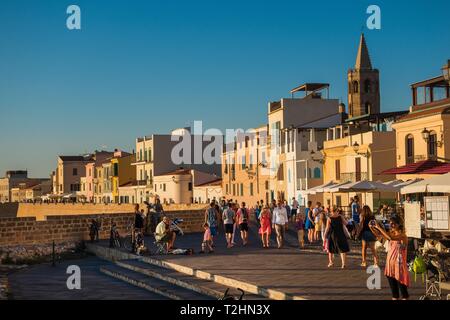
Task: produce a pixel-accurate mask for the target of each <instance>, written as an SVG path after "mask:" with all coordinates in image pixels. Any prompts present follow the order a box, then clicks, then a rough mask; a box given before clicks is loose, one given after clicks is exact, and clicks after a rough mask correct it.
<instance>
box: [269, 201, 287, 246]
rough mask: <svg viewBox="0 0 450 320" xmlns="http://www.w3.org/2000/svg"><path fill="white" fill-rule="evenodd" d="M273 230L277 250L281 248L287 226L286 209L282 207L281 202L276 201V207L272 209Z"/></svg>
mask: <svg viewBox="0 0 450 320" xmlns="http://www.w3.org/2000/svg"><path fill="white" fill-rule="evenodd" d="M272 221H273V228H274V229H275V232H276V233H277V243H278V249H281V248H282V247H283V242H284V234H285V232H286V229H287V226H288V221H289V220H288V215H287V212H286V208H285V207H283V203H282V202H281V200H278V205H277V206H276V207H275V209H273V219H272Z"/></svg>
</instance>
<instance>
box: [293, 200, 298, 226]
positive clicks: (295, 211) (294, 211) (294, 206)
mask: <svg viewBox="0 0 450 320" xmlns="http://www.w3.org/2000/svg"><path fill="white" fill-rule="evenodd" d="M298 207H299V204H298V201H297V200H296V199H295V197H293V198H292V211H291V216H292V221H293V222H295V220H296V219H295V217H296V216H297V210H298Z"/></svg>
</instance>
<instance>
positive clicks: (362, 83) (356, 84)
mask: <svg viewBox="0 0 450 320" xmlns="http://www.w3.org/2000/svg"><path fill="white" fill-rule="evenodd" d="M347 78H348V114H349V118H354V117H359V116H364V115H367V114H376V113H380V76H379V71H378V70H377V69H374V68H372V62H371V61H370V55H369V50H368V49H367V44H366V39H365V38H364V33H362V34H361V38H360V41H359V48H358V54H357V56H356V63H355V67H354V68H353V69H350V70H348V74H347Z"/></svg>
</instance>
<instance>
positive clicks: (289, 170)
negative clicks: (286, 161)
mask: <svg viewBox="0 0 450 320" xmlns="http://www.w3.org/2000/svg"><path fill="white" fill-rule="evenodd" d="M288 182H289V183H291V168H289V169H288Z"/></svg>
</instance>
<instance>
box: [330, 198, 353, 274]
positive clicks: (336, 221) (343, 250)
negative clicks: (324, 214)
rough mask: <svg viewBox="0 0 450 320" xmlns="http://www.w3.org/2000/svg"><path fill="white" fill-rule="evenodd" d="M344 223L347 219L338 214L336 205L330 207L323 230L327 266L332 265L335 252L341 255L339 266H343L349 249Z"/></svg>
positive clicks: (345, 223)
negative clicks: (325, 226)
mask: <svg viewBox="0 0 450 320" xmlns="http://www.w3.org/2000/svg"><path fill="white" fill-rule="evenodd" d="M346 225H347V221H346V220H345V218H344V217H343V216H342V215H340V212H339V210H338V209H337V208H336V207H332V209H331V213H330V216H329V217H328V219H327V228H326V230H325V237H326V238H327V239H328V268H331V267H332V266H333V265H334V254H336V253H337V254H340V255H341V262H342V265H341V268H342V269H344V268H345V260H346V258H347V252H349V251H350V248H349V245H348V241H347V236H346V234H345V231H344V228H346Z"/></svg>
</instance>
